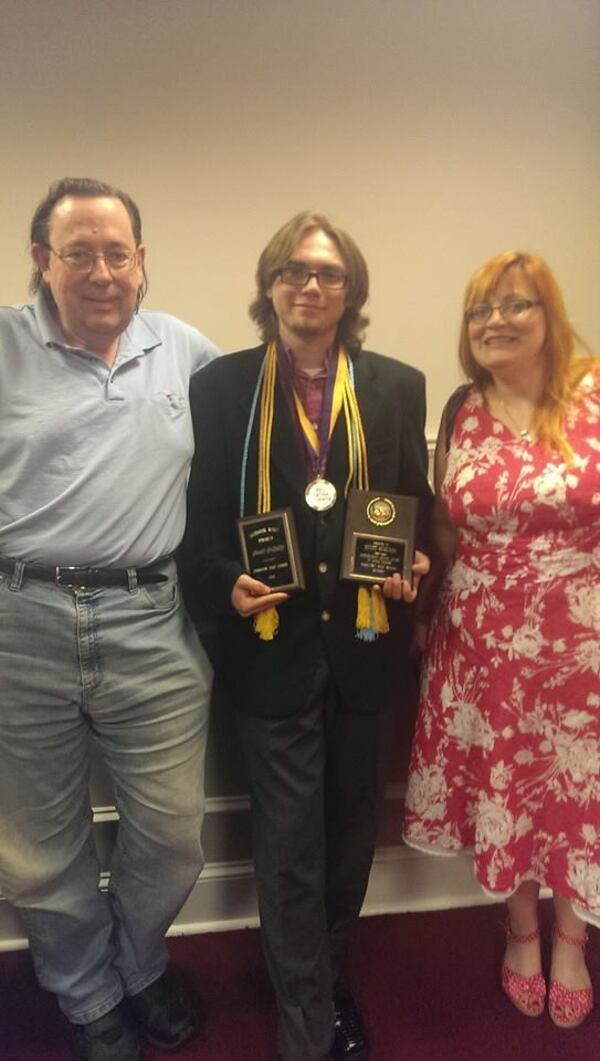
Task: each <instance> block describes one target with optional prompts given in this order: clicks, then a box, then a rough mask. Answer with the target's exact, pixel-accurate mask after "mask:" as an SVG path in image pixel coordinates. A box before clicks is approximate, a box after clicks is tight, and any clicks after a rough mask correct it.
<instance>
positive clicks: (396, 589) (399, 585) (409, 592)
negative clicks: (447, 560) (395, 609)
mask: <svg viewBox="0 0 600 1061" xmlns="http://www.w3.org/2000/svg"><path fill="white" fill-rule="evenodd" d="M430 567H431V564H430V562H429V557H428V556H425V553H420V552H419V550H418V549H416V550H415V562H414V564H413V565H412V573H413V577H412V585H411V583H410V582H407V581H406V579H405V578H402V576H401V575H399V574H398V572H395V574H393V575H390V577H389V578H386V580H385V582H384V583H383V584H382V586H381V591H382V593H383V595H384V597H388V599H390V600H403V601H404V602H405V603H406V604H412V602H413V601H414V600H416V599H417V593H418V591H419V582H420V581H421V579H422V578H423V575H426V574H427V573H428V571H429V568H430Z"/></svg>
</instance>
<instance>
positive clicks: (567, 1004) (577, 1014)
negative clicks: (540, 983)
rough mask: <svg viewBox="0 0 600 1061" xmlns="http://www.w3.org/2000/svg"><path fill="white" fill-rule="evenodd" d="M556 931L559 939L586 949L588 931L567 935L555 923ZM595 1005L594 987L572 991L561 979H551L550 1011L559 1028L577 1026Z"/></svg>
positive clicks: (572, 945)
mask: <svg viewBox="0 0 600 1061" xmlns="http://www.w3.org/2000/svg"><path fill="white" fill-rule="evenodd" d="M554 932H555V935H556V936H558V938H559V939H562V941H563V943H568V944H569V945H570V946H571V947H579V949H580V950H585V945H586V943H587V938H588V934H587V931H586V932H585V934H584V935H583V936H581V937H580V938H577V937H576V936H567V934H566V933H565V932H561V930H560V928H559V927H558V925H555V926H554ZM593 1005H594V991H593V988H591V987H581V988H577V989H576V990H575V991H571V990H569V988H568V987H565V985H564V984H561V982H560V980H551V981H550V991H549V993H548V1012H549V1013H550V1017H551V1019H552V1021H553V1022H554V1024H556V1026H557V1027H558V1028H577V1027H578V1026H579V1025H580V1024H582V1022H583V1021H584V1020H585V1018H586V1017H587V1016H588V1014H589V1013H591V1011H592V1008H593Z"/></svg>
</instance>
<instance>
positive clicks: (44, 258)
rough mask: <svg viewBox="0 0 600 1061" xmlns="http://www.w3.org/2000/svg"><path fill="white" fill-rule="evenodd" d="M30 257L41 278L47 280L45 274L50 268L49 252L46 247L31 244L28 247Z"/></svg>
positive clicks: (39, 244)
mask: <svg viewBox="0 0 600 1061" xmlns="http://www.w3.org/2000/svg"><path fill="white" fill-rule="evenodd" d="M30 251H31V257H32V258H33V260H34V262H35V264H36V265H37V267H38V269H39V270H40V273H41V274H42V278H43V279H44V280H47V277H46V275H45V274H46V273H47V272H48V269H49V267H50V250H49V248H48V247H44V246H42V244H41V243H32V244H31V247H30Z"/></svg>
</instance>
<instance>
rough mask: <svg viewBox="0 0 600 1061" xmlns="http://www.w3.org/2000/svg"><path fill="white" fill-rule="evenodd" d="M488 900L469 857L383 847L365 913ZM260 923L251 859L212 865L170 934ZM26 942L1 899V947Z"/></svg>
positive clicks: (440, 907) (18, 946) (20, 945)
mask: <svg viewBox="0 0 600 1061" xmlns="http://www.w3.org/2000/svg"><path fill="white" fill-rule="evenodd" d="M103 883H106V881H105V880H104V881H103ZM490 902H492V900H491V899H490V898H489V897H488V896H486V895H485V894H484V893H483V892H482V890H481V888H480V886H479V884H478V883H477V881H476V880H475V877H474V874H473V868H472V859H471V856H470V855H468V854H459V855H456V856H455V857H453V858H439V857H437V858H436V857H434V856H431V855H425V854H423V853H421V852H420V851H415V850H413V849H411V848H408V847H402V846H398V847H380V848H378V850H377V852H376V855H375V860H374V862H373V868H372V870H371V877H370V880H369V887H368V890H367V895H366V898H365V903H364V906H363V911H362V914H363V916H367V917H368V916H369V915H373V914H389V913H405V912H409V911H418V910H445V909H449V908H451V907H460V906H478V905H480V904H485V903H490ZM257 925H258V912H257V904H256V890H255V886H254V872H253V867H252V863H251V862H250V861H244V862H227V863H209V864H208V865H207V866H206V867H205V869H204V871H203V873H202V875H201V877H200V878H199V880H198V883H197V884H196V887H195V888H194V890H193V892H192V894H191V895H190V897H189V899H188V901H187V902H186V904H185V906H184V907H183V909H182V910H181V912H180V914H179V917H178V918H177V920H176V921H175V922H174V924H173V925H172V926H171V928H170V930H169V935H170V936H179V935H193V934H196V933H200V932H223V931H227V930H230V929H236V928H254V927H256V926H257ZM26 946H27V941H26V939H25V937H24V934H23V931H22V928H21V926H20V924H19V919H18V917H17V915H16V913H15V912H14V910H12V909H11V907H10V906H9V904H8V903H7V902H5V901H0V951H9V950H20V949H24V948H25V947H26Z"/></svg>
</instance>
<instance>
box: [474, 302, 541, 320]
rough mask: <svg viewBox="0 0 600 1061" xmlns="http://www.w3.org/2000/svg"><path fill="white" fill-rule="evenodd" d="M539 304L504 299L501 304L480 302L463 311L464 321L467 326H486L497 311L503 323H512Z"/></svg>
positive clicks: (539, 303)
mask: <svg viewBox="0 0 600 1061" xmlns="http://www.w3.org/2000/svg"><path fill="white" fill-rule="evenodd" d="M541 304H542V303H541V302H540V301H539V300H538V301H534V300H533V299H531V298H504V299H503V300H502V302H494V303H492V302H481V303H479V305H477V306H471V307H470V309H466V310H465V320H466V321H467V322H468V324H486V323H487V321H489V319H490V317H491V316H492V313H493V312H494V310H495V309H497V310H498V312H499V314H500V316H501V317H502V318H503V319H504V320H505V321H514V320H518V318H519V317H522V316H524V314H525V313H528V312H529V310H530V309H532V308H533V306H541Z"/></svg>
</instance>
